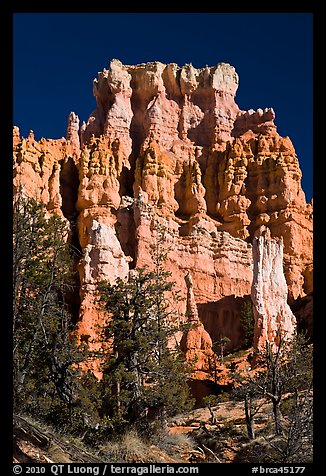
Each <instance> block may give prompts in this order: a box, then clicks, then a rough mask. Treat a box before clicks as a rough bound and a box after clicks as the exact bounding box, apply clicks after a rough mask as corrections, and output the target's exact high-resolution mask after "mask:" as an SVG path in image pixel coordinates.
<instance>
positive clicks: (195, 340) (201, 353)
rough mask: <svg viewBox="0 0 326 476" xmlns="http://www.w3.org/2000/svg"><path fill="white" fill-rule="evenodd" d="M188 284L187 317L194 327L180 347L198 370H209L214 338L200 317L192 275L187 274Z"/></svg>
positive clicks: (185, 336)
mask: <svg viewBox="0 0 326 476" xmlns="http://www.w3.org/2000/svg"><path fill="white" fill-rule="evenodd" d="M185 281H186V286H187V308H186V318H187V321H188V322H189V324H192V325H193V326H194V327H192V328H190V329H189V330H188V331H186V332H185V333H184V335H183V337H182V339H181V342H180V348H181V350H182V351H183V352H184V353H185V355H186V359H187V360H188V362H193V363H194V365H195V367H196V370H197V371H198V370H201V371H204V372H209V370H210V365H209V363H210V358H211V357H212V355H213V351H212V345H213V344H212V339H211V337H210V335H209V334H208V332H207V331H206V330H205V328H204V326H203V324H202V323H201V322H200V320H199V317H198V310H197V305H196V301H195V295H194V291H193V281H192V276H191V274H190V273H189V272H188V273H187V274H186V276H185Z"/></svg>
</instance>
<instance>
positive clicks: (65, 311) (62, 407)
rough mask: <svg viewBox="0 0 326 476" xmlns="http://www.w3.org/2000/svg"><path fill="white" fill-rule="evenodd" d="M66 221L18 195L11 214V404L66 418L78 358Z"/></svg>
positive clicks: (75, 388)
mask: <svg viewBox="0 0 326 476" xmlns="http://www.w3.org/2000/svg"><path fill="white" fill-rule="evenodd" d="M67 238H68V229H67V225H66V222H65V221H64V220H62V219H61V218H60V217H59V216H56V215H52V216H51V217H50V218H47V213H46V209H45V207H44V205H41V204H38V203H37V202H36V201H35V200H33V199H25V198H23V197H22V195H19V196H18V198H17V199H16V201H15V202H14V214H13V282H14V294H13V344H14V345H13V347H14V352H13V371H14V406H15V408H17V409H19V411H20V412H21V411H28V412H31V413H34V414H37V415H38V416H41V415H43V416H44V417H49V418H50V419H51V418H52V419H53V420H58V418H60V417H62V418H66V419H70V417H71V415H72V412H73V408H72V407H73V406H74V405H75V403H76V401H77V395H78V387H79V386H80V383H79V380H78V374H79V372H78V365H77V364H78V362H80V361H82V360H84V358H85V354H84V349H82V348H79V347H78V345H77V342H76V340H75V339H74V338H73V330H74V329H73V326H72V323H71V316H70V313H69V308H68V306H67V303H66V301H65V295H66V293H67V292H68V291H71V289H73V287H74V286H75V279H74V273H75V271H74V256H73V254H72V249H71V247H70V246H69V244H68V241H67Z"/></svg>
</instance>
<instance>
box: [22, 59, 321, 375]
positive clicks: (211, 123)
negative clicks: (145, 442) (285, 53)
mask: <svg viewBox="0 0 326 476" xmlns="http://www.w3.org/2000/svg"><path fill="white" fill-rule="evenodd" d="M237 87H238V75H237V73H236V72H235V69H234V68H233V67H232V66H230V65H228V64H225V63H220V64H218V65H217V66H214V67H206V68H203V69H196V68H194V67H193V66H192V65H185V66H183V67H179V66H178V65H176V64H168V65H165V64H162V63H159V62H153V63H147V64H140V65H136V66H128V65H127V66H126V65H123V64H122V63H121V62H120V61H118V60H112V61H111V63H110V67H109V69H104V70H103V72H101V73H99V75H98V78H97V79H96V80H94V95H95V98H96V108H95V110H94V111H93V112H92V113H91V115H90V117H89V119H88V121H87V122H86V123H85V122H83V124H82V125H81V126H80V128H79V118H78V117H77V116H76V115H75V114H74V113H71V114H70V116H69V119H68V127H67V138H66V139H64V138H62V139H58V140H51V139H41V140H40V141H35V140H34V137H33V133H32V132H31V133H30V135H29V136H28V138H27V139H24V138H20V136H19V130H18V128H14V141H13V143H14V186H15V191H16V192H17V190H18V187H19V186H22V188H23V191H24V193H25V195H27V196H34V197H37V198H38V199H39V200H41V201H42V202H43V203H45V204H46V205H47V208H48V210H49V212H56V213H59V214H61V215H63V216H64V217H66V219H67V220H69V221H70V223H71V225H72V228H74V229H76V230H77V232H78V245H79V246H80V249H81V251H82V258H81V260H80V262H79V265H78V266H79V275H80V309H79V331H80V335H81V336H83V337H84V338H85V339H88V338H89V337H93V336H94V335H95V334H94V329H95V326H96V323H97V321H98V319H99V313H98V310H97V307H96V303H95V300H94V292H95V288H96V283H97V282H98V281H99V280H101V279H108V280H109V281H110V282H114V280H115V279H116V277H117V276H120V277H126V276H127V275H128V272H129V269H132V268H135V267H136V266H142V265H144V264H148V265H150V266H151V265H152V260H151V255H150V247H151V245H152V244H153V243H154V242H155V240H156V239H157V228H158V224H159V225H160V226H162V227H163V228H164V229H165V246H166V247H167V249H169V252H168V259H167V262H166V266H167V269H169V270H170V271H171V272H172V278H173V280H174V281H176V284H177V287H178V288H179V289H180V290H181V294H182V295H183V296H184V297H185V298H186V297H187V294H189V288H187V286H186V282H185V276H186V275H187V273H189V272H190V273H191V276H192V291H191V293H192V296H193V299H194V301H195V302H196V304H197V307H198V319H199V321H200V322H202V323H203V325H204V327H205V329H206V330H205V329H204V330H205V332H206V331H207V332H208V334H209V337H210V338H211V339H213V340H215V339H216V337H217V336H218V337H219V336H221V335H225V336H227V337H229V338H230V339H231V343H230V344H229V348H230V350H231V349H232V348H233V349H234V348H238V347H239V346H240V345H241V326H240V320H239V315H240V310H241V300H242V299H243V298H244V297H245V296H248V295H250V293H251V287H252V282H253V256H252V241H253V240H256V238H254V235H255V232H256V230H258V229H259V228H260V227H261V226H262V225H264V226H266V227H267V228H268V229H269V230H270V232H271V236H272V237H273V238H276V239H280V238H282V239H283V246H284V275H285V280H286V281H285V284H284V283H283V288H282V289H283V290H282V293H283V294H282V302H285V301H286V296H285V295H286V294H287V298H288V301H289V303H296V302H299V300H302V299H304V298H305V296H306V295H307V294H308V293H309V295H310V294H311V290H312V204H307V203H306V201H305V196H304V193H303V191H302V189H301V171H300V166H299V162H298V158H297V156H296V154H295V150H294V148H293V145H292V143H291V140H290V139H289V138H288V137H285V138H283V137H281V136H280V135H279V134H278V133H277V130H276V126H275V124H274V119H275V113H274V111H273V109H268V108H266V109H264V110H262V109H258V110H257V111H253V110H249V111H241V110H240V109H239V107H238V106H237V104H236V102H235V99H234V98H235V94H236V91H237ZM254 243H256V241H254ZM255 246H256V244H255ZM262 246H263V245H262ZM266 246H269V245H266ZM284 293H285V294H284ZM188 297H189V296H188ZM267 298H268V296H267V295H266V296H265V297H263V298H262V299H263V300H264V299H267ZM179 306H180V311H181V312H183V313H185V312H186V308H185V303H183V304H182V303H180V304H179ZM182 306H183V307H182ZM291 319H292V317H291ZM307 320H309V318H307ZM271 322H272V321H271ZM273 322H274V321H273ZM271 325H272V326H273V325H274V324H271ZM257 332H258V331H257ZM264 332H265V331H264ZM264 332H263V331H262V333H261V336H258V335H257V336H256V341H257V342H258V341H259V339H264V338H269V337H268V336H269V335H271V334H267V337H266V335H265V334H264ZM263 336H265V337H263ZM181 337H182V336H180V339H181ZM205 342H206V341H205ZM207 342H208V340H207ZM259 342H260V341H259ZM204 361H205V359H202V362H204ZM202 368H203V369H204V368H205V365H204V364H203V365H202Z"/></svg>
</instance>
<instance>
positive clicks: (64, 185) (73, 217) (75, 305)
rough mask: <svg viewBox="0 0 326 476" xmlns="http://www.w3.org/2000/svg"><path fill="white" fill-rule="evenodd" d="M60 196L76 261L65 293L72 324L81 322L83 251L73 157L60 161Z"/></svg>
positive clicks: (77, 186)
mask: <svg viewBox="0 0 326 476" xmlns="http://www.w3.org/2000/svg"><path fill="white" fill-rule="evenodd" d="M60 165H61V170H60V194H61V197H62V205H61V210H62V213H63V216H64V217H65V218H66V219H67V220H68V221H69V223H70V235H69V244H70V246H71V250H72V255H73V259H74V274H73V283H72V286H71V288H69V290H67V291H66V293H65V302H66V305H67V307H68V310H69V312H70V314H71V317H72V324H76V323H77V322H78V320H79V309H80V304H81V302H80V293H79V291H80V277H79V273H78V264H79V262H80V259H81V256H82V249H81V246H80V242H79V237H78V230H77V218H78V212H77V209H76V203H77V199H78V188H79V174H78V169H77V166H76V164H75V162H74V159H73V158H72V157H68V158H67V159H66V160H61V161H60Z"/></svg>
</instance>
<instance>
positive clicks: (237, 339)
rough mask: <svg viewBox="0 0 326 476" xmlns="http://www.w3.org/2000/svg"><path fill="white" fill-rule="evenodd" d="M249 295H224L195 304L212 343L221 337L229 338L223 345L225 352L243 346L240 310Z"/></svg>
mask: <svg viewBox="0 0 326 476" xmlns="http://www.w3.org/2000/svg"><path fill="white" fill-rule="evenodd" d="M248 299H250V296H244V297H236V296H234V295H231V296H225V297H223V298H221V299H219V300H218V301H213V302H206V303H202V304H197V309H198V315H199V319H200V320H201V322H202V323H203V325H204V327H205V329H206V331H207V332H208V333H209V335H210V336H211V339H212V342H213V343H218V342H219V341H220V339H221V338H222V337H227V338H228V339H230V340H229V341H228V342H227V343H226V345H225V351H226V352H227V353H230V352H234V351H237V350H240V349H242V348H243V343H244V332H243V327H242V324H241V317H240V316H241V312H242V309H243V308H244V305H245V303H246V302H247V301H248Z"/></svg>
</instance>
